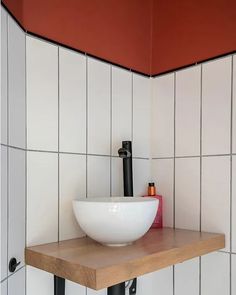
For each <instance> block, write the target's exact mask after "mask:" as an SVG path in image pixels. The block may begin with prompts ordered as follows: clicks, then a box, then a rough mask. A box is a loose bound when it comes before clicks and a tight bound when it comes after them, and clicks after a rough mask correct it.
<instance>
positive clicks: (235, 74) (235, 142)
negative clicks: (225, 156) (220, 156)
mask: <svg viewBox="0 0 236 295" xmlns="http://www.w3.org/2000/svg"><path fill="white" fill-rule="evenodd" d="M232 127H233V153H236V55H234V56H233V126H232Z"/></svg>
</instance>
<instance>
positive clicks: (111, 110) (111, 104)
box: [110, 66, 113, 196]
mask: <svg viewBox="0 0 236 295" xmlns="http://www.w3.org/2000/svg"><path fill="white" fill-rule="evenodd" d="M112 86H113V85H112V67H111V66H110V196H112V127H113V124H112V123H113V122H112V119H113V113H112V112H113V108H112V106H113V103H112V99H113V96H112Z"/></svg>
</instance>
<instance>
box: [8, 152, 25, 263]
mask: <svg viewBox="0 0 236 295" xmlns="http://www.w3.org/2000/svg"><path fill="white" fill-rule="evenodd" d="M25 160H26V159H25V151H22V150H18V149H13V148H9V172H8V176H9V187H8V191H9V205H8V206H9V207H8V211H9V213H8V214H9V216H8V261H10V259H11V258H12V257H15V258H16V259H17V261H20V262H21V264H20V266H22V265H24V249H25V218H26V215H25V191H26V188H25V181H26V171H25Z"/></svg>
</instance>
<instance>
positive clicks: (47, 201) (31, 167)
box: [27, 152, 58, 246]
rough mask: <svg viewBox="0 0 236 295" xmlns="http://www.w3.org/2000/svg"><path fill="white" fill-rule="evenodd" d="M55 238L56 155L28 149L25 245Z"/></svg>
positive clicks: (56, 222)
mask: <svg viewBox="0 0 236 295" xmlns="http://www.w3.org/2000/svg"><path fill="white" fill-rule="evenodd" d="M57 240H58V156H57V155H56V154H54V153H40V152H28V155H27V245H28V246H31V245H35V244H43V243H50V242H56V241H57Z"/></svg>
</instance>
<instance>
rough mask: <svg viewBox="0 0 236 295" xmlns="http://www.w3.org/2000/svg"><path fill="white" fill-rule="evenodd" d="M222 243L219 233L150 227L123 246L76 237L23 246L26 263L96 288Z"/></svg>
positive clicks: (184, 258) (151, 270) (210, 249)
mask: <svg viewBox="0 0 236 295" xmlns="http://www.w3.org/2000/svg"><path fill="white" fill-rule="evenodd" d="M224 247H225V237H224V235H223V234H211V233H200V232H195V231H189V230H181V229H171V228H164V229H151V230H150V231H149V232H148V233H147V234H146V235H145V236H144V237H143V238H141V239H140V240H138V241H136V242H135V243H134V244H132V245H130V246H125V247H106V246H103V245H101V244H99V243H97V242H95V241H93V240H91V239H90V238H87V237H85V238H80V239H73V240H67V241H62V242H59V243H51V244H45V245H40V246H34V247H29V248H26V250H25V260H26V264H28V265H31V266H34V267H36V268H39V269H42V270H45V271H47V272H50V273H52V274H54V275H56V276H58V277H61V278H65V279H68V280H71V281H74V282H76V283H79V284H81V285H83V286H86V287H89V288H92V289H95V290H99V289H103V288H107V287H109V286H112V285H115V284H117V283H120V282H123V281H127V280H129V279H132V278H135V277H138V276H141V275H143V274H145V273H149V272H153V271H156V270H159V269H161V268H164V267H167V266H170V265H173V264H176V263H180V262H183V261H185V260H188V259H191V258H193V257H197V256H200V255H204V254H207V253H209V252H213V251H216V250H219V249H222V248H224Z"/></svg>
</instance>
